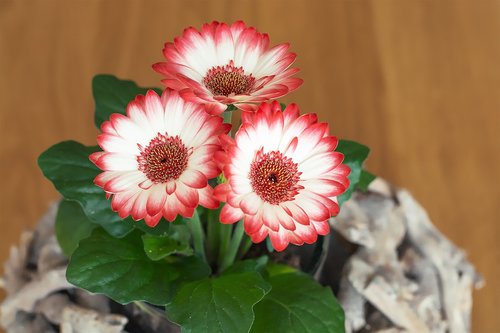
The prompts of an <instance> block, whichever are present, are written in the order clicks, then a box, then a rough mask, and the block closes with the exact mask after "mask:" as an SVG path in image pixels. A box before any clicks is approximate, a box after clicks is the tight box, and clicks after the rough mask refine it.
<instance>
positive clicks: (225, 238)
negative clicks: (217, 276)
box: [217, 224, 233, 271]
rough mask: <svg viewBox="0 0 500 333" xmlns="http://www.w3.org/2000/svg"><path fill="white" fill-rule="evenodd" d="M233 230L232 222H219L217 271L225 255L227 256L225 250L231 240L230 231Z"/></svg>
mask: <svg viewBox="0 0 500 333" xmlns="http://www.w3.org/2000/svg"><path fill="white" fill-rule="evenodd" d="M232 230H233V225H232V224H220V225H219V240H220V243H219V258H218V260H217V262H218V264H219V265H218V266H219V271H221V270H220V267H221V266H222V263H223V262H224V260H225V258H226V256H227V251H228V248H229V242H230V240H231V232H232Z"/></svg>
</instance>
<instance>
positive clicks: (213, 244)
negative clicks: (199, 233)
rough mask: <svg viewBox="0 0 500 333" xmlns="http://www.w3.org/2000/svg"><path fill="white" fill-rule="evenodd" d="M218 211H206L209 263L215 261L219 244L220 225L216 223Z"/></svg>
mask: <svg viewBox="0 0 500 333" xmlns="http://www.w3.org/2000/svg"><path fill="white" fill-rule="evenodd" d="M219 212H220V209H219V208H218V209H208V210H207V256H208V260H209V263H212V262H215V261H216V260H217V255H218V254H219V247H218V246H219V244H220V236H221V235H220V225H221V223H220V222H219V221H218V216H219Z"/></svg>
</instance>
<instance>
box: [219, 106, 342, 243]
mask: <svg viewBox="0 0 500 333" xmlns="http://www.w3.org/2000/svg"><path fill="white" fill-rule="evenodd" d="M328 132H329V130H328V124H326V123H318V122H317V116H316V115H315V114H305V115H302V116H299V109H298V108H297V106H296V105H294V104H290V105H289V106H287V108H286V109H285V110H284V111H283V112H282V111H281V108H280V105H279V104H278V102H273V103H272V104H268V103H263V104H262V105H260V107H259V109H258V110H257V111H256V112H243V113H242V125H241V127H240V129H239V130H238V132H237V133H236V135H235V138H234V140H233V139H231V138H230V137H229V136H227V135H222V136H221V139H222V141H223V142H224V144H223V145H224V150H225V152H219V153H217V154H216V156H217V159H218V160H219V162H220V163H222V164H224V170H223V171H224V176H225V177H226V179H227V182H226V183H224V184H221V185H218V186H217V187H216V189H215V194H216V196H217V198H219V199H220V200H222V201H225V202H226V204H225V205H224V208H223V209H222V211H221V213H220V220H221V222H222V223H234V222H236V221H238V220H241V219H243V220H244V227H245V231H246V232H247V233H248V234H249V235H250V237H251V238H252V241H253V242H255V243H258V242H261V241H263V240H264V239H265V238H266V237H267V236H269V237H270V239H271V242H272V244H273V247H274V248H275V249H276V250H278V251H282V250H283V249H285V248H286V247H287V246H288V244H289V243H292V244H296V245H302V244H304V243H308V244H310V243H314V242H315V241H316V239H317V236H318V235H325V234H327V233H328V232H329V225H328V219H329V218H330V217H331V216H334V215H337V213H338V211H339V206H338V204H337V198H336V197H337V196H338V195H340V194H342V193H343V192H344V191H345V190H346V189H347V188H348V186H349V180H348V179H347V175H348V174H349V172H350V169H349V167H347V166H346V165H344V164H341V162H342V160H343V158H344V156H343V155H342V154H341V153H339V152H336V151H334V149H335V148H336V146H337V143H338V140H337V138H335V137H333V136H330V134H329V133H328Z"/></svg>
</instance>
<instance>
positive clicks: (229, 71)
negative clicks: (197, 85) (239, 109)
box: [203, 60, 255, 96]
mask: <svg viewBox="0 0 500 333" xmlns="http://www.w3.org/2000/svg"><path fill="white" fill-rule="evenodd" d="M254 82H255V78H254V77H253V76H252V74H250V75H245V72H244V70H243V67H238V68H236V67H234V64H233V61H232V60H231V61H230V62H229V64H227V65H225V66H216V67H212V68H211V69H210V70H209V71H208V72H207V75H205V77H204V78H203V84H205V87H207V88H208V89H209V90H210V91H211V92H212V94H214V95H216V96H229V95H231V94H234V95H241V94H248V93H249V92H250V89H251V88H252V87H253V84H254Z"/></svg>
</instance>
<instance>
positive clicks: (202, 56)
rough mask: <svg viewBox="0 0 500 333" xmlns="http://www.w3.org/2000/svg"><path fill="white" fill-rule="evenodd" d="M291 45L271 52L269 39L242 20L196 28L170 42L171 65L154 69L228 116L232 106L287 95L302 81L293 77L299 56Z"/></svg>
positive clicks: (167, 49)
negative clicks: (226, 111) (290, 47)
mask: <svg viewBox="0 0 500 333" xmlns="http://www.w3.org/2000/svg"><path fill="white" fill-rule="evenodd" d="M288 49H289V44H287V43H286V44H280V45H277V46H275V47H273V48H270V47H269V36H268V35H267V34H261V33H259V32H258V31H257V30H255V28H253V27H247V26H246V25H245V23H243V22H241V21H238V22H235V23H233V24H232V25H231V26H228V25H227V24H225V23H219V22H212V23H211V24H205V25H203V27H202V28H201V31H198V30H196V29H195V28H193V27H190V28H187V29H185V30H184V33H183V35H182V36H180V37H177V38H175V39H174V42H173V43H166V44H165V48H164V49H163V54H164V56H165V58H166V59H167V62H162V63H157V64H154V65H153V68H154V70H155V71H157V72H159V73H161V74H163V75H164V76H165V77H166V79H164V80H163V81H162V82H163V83H164V84H165V86H167V87H169V88H172V89H175V90H179V91H181V94H182V95H183V96H184V97H186V98H187V99H189V100H192V101H194V102H198V103H203V104H205V106H206V108H207V111H208V112H209V113H211V114H216V115H217V114H220V113H222V112H223V111H224V110H225V109H226V107H227V105H228V104H233V105H235V106H236V107H238V108H240V109H243V110H254V109H255V108H256V106H257V105H255V104H252V103H261V102H265V101H268V100H270V99H275V98H278V97H281V96H284V95H286V94H287V93H288V92H290V91H293V90H295V89H297V88H298V87H299V86H300V85H301V84H302V80H301V79H298V78H294V77H292V76H293V75H294V74H295V73H297V72H298V71H299V69H298V68H290V65H291V64H292V63H293V62H294V60H295V57H296V55H295V54H294V53H291V52H289V51H288Z"/></svg>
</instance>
